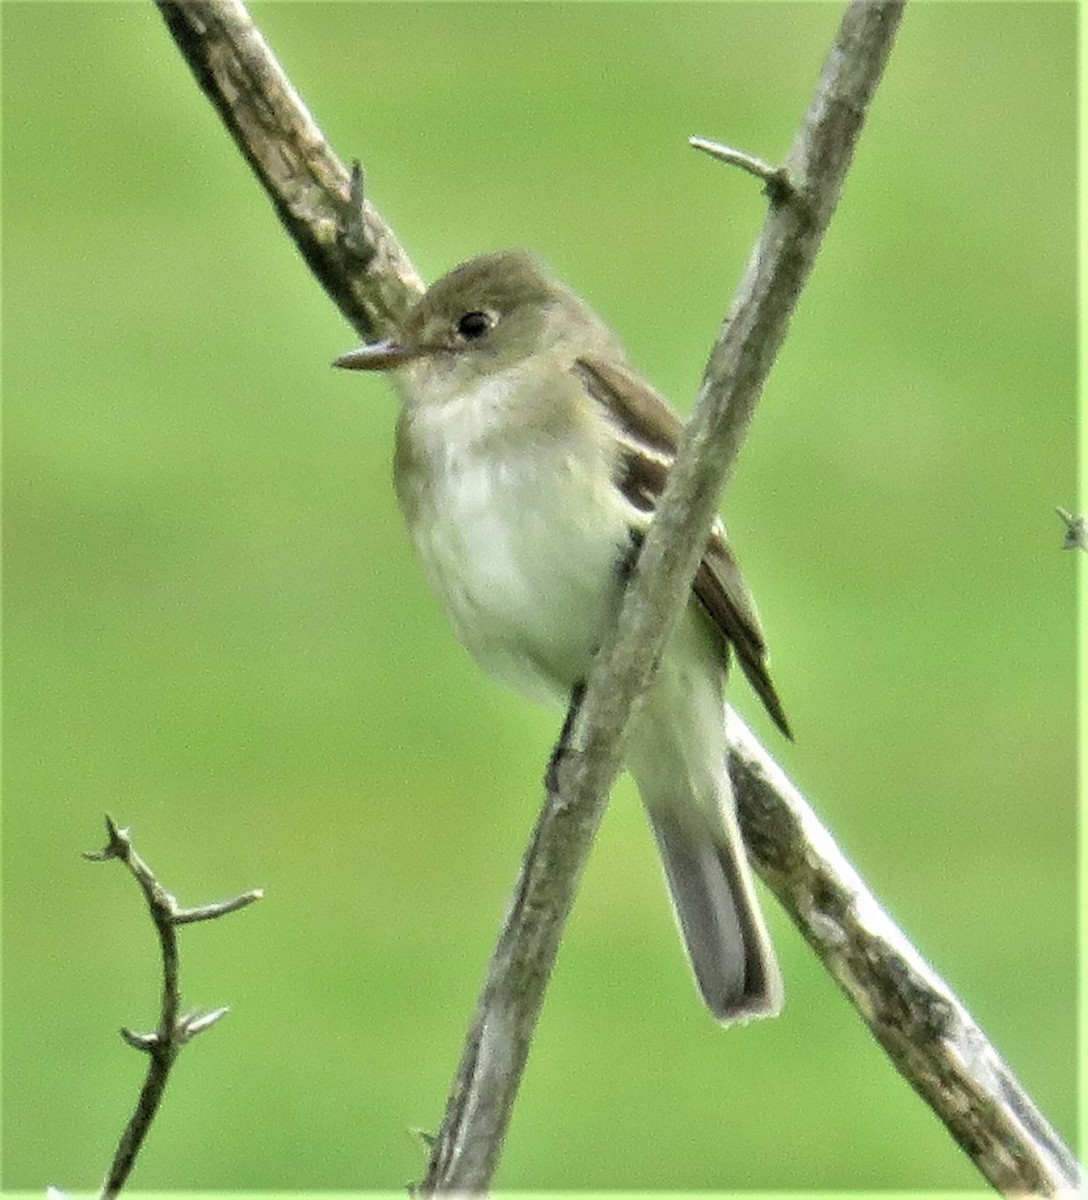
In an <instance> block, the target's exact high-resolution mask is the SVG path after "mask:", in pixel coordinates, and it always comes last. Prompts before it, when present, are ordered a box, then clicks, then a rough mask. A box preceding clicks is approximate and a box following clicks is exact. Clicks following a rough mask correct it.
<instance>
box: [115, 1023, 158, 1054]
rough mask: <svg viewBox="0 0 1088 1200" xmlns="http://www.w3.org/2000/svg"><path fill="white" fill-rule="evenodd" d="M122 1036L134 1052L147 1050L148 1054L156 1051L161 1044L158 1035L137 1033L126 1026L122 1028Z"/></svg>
mask: <svg viewBox="0 0 1088 1200" xmlns="http://www.w3.org/2000/svg"><path fill="white" fill-rule="evenodd" d="M121 1036H122V1037H123V1038H124V1039H125V1042H126V1043H127V1044H128V1045H129V1046H131V1047H132V1048H133V1050H145V1051H147V1052H148V1053H150V1052H151V1051H152V1050H154V1049H155V1047H156V1046H158V1045H159V1043H160V1038H159V1035H158V1034H157V1033H136V1032H135V1031H134V1030H132V1029H129V1028H128V1027H127V1026H124V1025H123V1026H122V1027H121Z"/></svg>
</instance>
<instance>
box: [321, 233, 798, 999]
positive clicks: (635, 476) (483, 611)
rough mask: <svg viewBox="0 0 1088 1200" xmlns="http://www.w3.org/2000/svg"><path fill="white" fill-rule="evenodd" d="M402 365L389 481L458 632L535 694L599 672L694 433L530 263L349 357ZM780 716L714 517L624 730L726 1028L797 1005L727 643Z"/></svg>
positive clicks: (431, 307) (454, 283)
mask: <svg viewBox="0 0 1088 1200" xmlns="http://www.w3.org/2000/svg"><path fill="white" fill-rule="evenodd" d="M335 365H336V366H339V367H348V368H351V369H353V370H364V371H367V370H370V371H389V372H391V373H392V378H393V380H394V382H395V384H396V386H397V389H398V391H399V392H400V395H401V398H402V401H403V404H402V408H401V412H400V419H399V421H398V424H397V439H396V461H395V466H394V476H393V478H394V484H395V487H396V492H397V499H398V500H399V502H400V507H401V510H402V512H403V513H404V518H405V521H406V522H407V525H408V530H409V532H410V533H411V536H412V540H413V541H414V542H415V544H416V548H417V550H418V551H419V554H420V557H421V558H422V559H423V565H424V568H425V569H426V573H427V575H428V577H429V579H430V582H431V586H432V587H433V588H434V590H435V591H436V592H437V593H438V596H439V598H440V599H441V601H442V604H443V606H444V607H445V610H446V613H447V615H448V616H449V619H450V621H451V622H452V623H453V628H454V631H455V632H456V634H457V636H458V637H459V638H460V640H461V642H462V643H463V644H464V645H465V646H466V648H467V649H468V650H469V651H470V652H471V653H472V655H473V656H474V657H475V658H476V660H477V661H478V662H479V663H480V665H481V666H482V667H483V668H484V669H485V670H486V671H489V672H491V673H492V674H493V675H496V676H497V677H499V678H500V679H503V680H506V681H507V682H508V683H511V684H513V685H514V686H515V687H517V688H519V689H520V690H522V691H524V692H526V693H528V694H529V695H531V696H534V697H537V698H541V697H550V698H555V697H559V698H565V697H569V696H570V694H571V692H572V690H573V689H574V688H575V687H576V686H577V685H578V684H579V683H581V682H582V681H583V680H584V679H585V677H586V674H587V672H588V671H589V666H590V662H591V660H592V658H593V655H594V653H595V651H596V650H597V647H598V645H599V643H600V640H601V636H602V632H603V630H604V628H605V624H606V622H607V621H608V619H609V617H610V615H611V614H612V612H613V611H614V610H615V608H616V606H617V605H618V604H619V602H620V597H621V594H622V591H623V585H624V575H625V570H626V568H627V567H628V565H629V563H630V561H631V557H632V554H633V553H634V551H635V548H636V547H637V545H638V542H639V541H640V539H641V537H642V535H643V533H644V532H645V530H646V528H647V526H648V525H649V522H650V518H651V516H652V515H653V511H654V506H655V504H656V503H657V500H658V497H659V496H660V494H661V491H662V489H663V487H664V485H665V480H666V477H667V475H668V471H669V467H670V465H671V464H672V461H673V457H674V455H675V453H676V445H677V441H678V439H679V435H680V429H681V423H680V419H679V418H678V417H677V416H676V414H675V413H674V412H673V411H672V410H671V409H670V408H669V406H668V404H667V403H666V402H665V401H664V400H663V399H662V398H661V397H660V396H659V395H658V394H657V392H655V391H654V390H653V388H652V387H650V385H649V384H647V383H646V382H645V381H644V380H643V379H641V378H640V377H639V376H638V375H637V374H635V373H634V372H633V371H632V370H631V368H630V367H629V366H627V364H626V362H625V360H624V353H623V349H622V347H621V346H620V343H619V341H618V340H617V338H616V336H615V334H613V333H612V331H611V330H610V329H609V328H608V326H607V325H605V324H604V322H603V321H602V320H601V319H600V318H599V317H598V316H597V315H596V314H595V313H593V312H592V311H591V310H590V309H589V308H587V307H586V305H585V304H584V303H583V302H582V301H581V300H580V299H579V298H578V297H577V296H576V295H575V294H574V293H573V292H571V291H570V290H568V289H567V288H565V287H563V286H562V285H561V284H559V283H557V282H556V281H555V280H553V279H552V278H550V277H549V276H548V275H547V274H546V273H545V272H544V271H543V270H542V268H541V267H540V265H539V264H538V263H537V262H536V261H535V260H534V259H533V258H532V257H530V256H529V255H528V254H526V253H524V252H522V251H516V250H513V251H502V252H499V253H496V254H488V255H485V256H483V257H481V258H475V259H472V260H471V261H470V262H466V263H463V264H462V265H461V266H459V267H457V268H456V269H455V270H453V271H451V272H450V273H449V274H448V275H446V276H445V277H444V278H443V279H440V280H439V281H438V282H437V283H436V284H435V285H434V286H433V287H432V288H430V290H429V291H428V292H427V293H426V294H425V295H424V296H423V297H422V299H421V300H420V301H419V302H418V303H417V304H416V306H415V308H414V309H413V310H412V312H411V313H410V314H409V316H408V317H407V319H406V321H405V323H404V328H403V330H402V331H401V333H400V335H399V336H398V337H396V338H394V339H391V340H389V341H384V342H378V343H374V344H372V345H368V346H363V347H362V348H361V349H358V350H353V351H351V352H350V353H348V354H345V355H343V357H341V358H338V359H337V360H336V364H335ZM730 647H732V650H733V652H734V653H735V654H736V657H737V660H738V661H739V663H740V665H741V668H742V669H743V670H744V673H745V674H746V675H747V676H748V678H749V680H751V682H752V684H753V686H754V687H755V690H756V692H757V693H758V694H759V696H760V697H761V698H762V700H763V703H764V704H765V705H766V707H767V709H768V711H769V712H770V714H771V716H772V717H773V718H774V720H775V721H776V723H777V724H778V725H779V726H780V727H781V728H782V730H783V731H784V732H786V733H787V734H788V732H789V730H788V726H787V724H786V719H785V716H784V714H783V712H782V708H781V706H780V704H779V701H778V697H777V695H776V694H775V690H774V685H773V684H772V683H771V679H770V676H769V675H768V673H767V666H766V649H765V643H764V640H763V634H762V632H761V630H760V627H759V621H758V619H757V617H756V613H755V608H754V607H753V604H752V599H751V597H750V596H749V594H748V589H747V588H746V587H745V585H744V581H743V579H742V578H741V574H740V570H739V569H738V567H737V563H736V560H735V559H734V558H733V555H732V552H731V551H730V549H729V546H728V544H727V542H726V539H725V530H724V529H723V527H722V525H721V523H720V522H718V523H716V524H715V526H714V529H713V531H712V533H711V535H710V539H709V541H708V542H707V546H706V550H705V551H704V553H703V558H702V562H701V564H700V566H699V571H698V574H697V575H696V577H695V581H694V583H693V585H692V597H691V600H690V601H689V603H688V609H687V613H686V614H685V616H684V618H683V619H682V621H681V624H680V626H679V628H678V630H677V632H676V634H675V636H674V637H673V638H672V640H671V641H670V643H669V646H668V648H667V650H666V653H665V655H664V658H663V660H662V663H661V667H660V670H659V672H658V675H657V677H656V681H655V683H654V684H653V686H652V688H651V689H650V692H649V693H648V695H647V696H646V697H645V700H644V704H643V706H642V708H641V709H640V711H639V713H638V715H637V717H636V718H635V720H634V723H633V726H632V728H631V731H630V736H629V741H628V750H627V767H628V769H629V770H630V772H631V774H632V775H633V776H634V778H635V781H636V783H637V784H638V789H639V792H640V793H641V795H642V799H643V801H644V803H645V805H646V811H647V813H648V814H649V817H650V824H651V825H652V827H653V831H654V836H655V837H656V839H657V845H658V848H659V849H660V852H661V858H662V861H663V862H664V866H665V874H666V876H667V878H668V882H669V888H670V890H671V892H672V899H673V903H674V905H675V906H676V913H677V917H678V920H679V924H680V928H681V930H682V932H683V936H684V941H685V943H686V945H687V949H688V954H689V955H690V957H691V964H692V967H693V969H694V972H695V978H696V981H697V982H698V986H699V990H700V991H701V992H702V995H703V998H704V999H705V1001H706V1003H707V1005H708V1006H709V1008H710V1010H711V1012H712V1013H713V1014H714V1015H715V1016H716V1017H717V1018H718V1019H719V1020H720V1021H723V1022H727V1021H736V1020H745V1019H747V1018H751V1017H758V1016H771V1015H773V1014H775V1013H776V1012H778V1010H779V1008H780V1007H781V1003H782V987H781V979H780V976H779V972H778V967H777V964H776V962H775V957H774V951H773V950H772V948H771V945H770V941H769V939H768V937H767V931H766V928H765V926H764V923H763V918H762V915H761V913H760V910H759V906H758V904H757V902H756V897H755V893H754V890H753V887H752V878H751V874H750V872H749V869H748V864H747V861H746V859H745V854H744V846H743V843H742V841H741V837H740V831H739V829H738V827H737V820H736V816H735V813H734V804H733V797H732V793H731V791H730V787H729V780H728V776H727V775H726V771H725V755H726V745H725V731H724V707H723V705H724V702H723V699H722V687H723V684H724V681H725V673H726V665H727V661H728V655H729V649H730Z"/></svg>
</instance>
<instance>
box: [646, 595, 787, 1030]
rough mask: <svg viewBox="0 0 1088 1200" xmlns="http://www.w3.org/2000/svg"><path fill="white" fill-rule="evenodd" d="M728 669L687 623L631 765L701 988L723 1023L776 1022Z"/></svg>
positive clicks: (772, 966)
mask: <svg viewBox="0 0 1088 1200" xmlns="http://www.w3.org/2000/svg"><path fill="white" fill-rule="evenodd" d="M721 675H722V672H721V666H720V659H719V660H718V661H717V662H716V661H715V659H714V656H713V653H712V651H710V650H709V649H708V646H707V643H706V634H705V632H704V627H703V625H702V623H701V622H697V621H693V620H692V619H691V616H690V614H689V616H688V618H687V619H686V620H684V621H682V622H681V625H680V628H679V629H678V630H677V635H676V637H675V638H674V640H673V642H672V644H671V646H670V649H669V650H668V651H667V653H666V654H665V656H664V657H663V659H662V663H661V669H660V671H659V673H658V677H657V681H656V682H655V684H654V686H653V687H652V688H651V690H650V692H649V693H648V694H647V696H646V698H645V703H644V706H643V708H642V710H641V712H640V713H639V714H638V715H637V717H636V719H635V722H634V724H633V725H632V728H631V734H630V739H629V741H628V749H627V765H628V768H629V769H630V771H631V774H632V775H633V776H634V777H635V782H636V783H637V784H638V789H639V792H640V793H641V795H642V800H643V803H644V804H645V806H646V811H647V813H648V814H649V817H650V824H651V825H652V827H653V831H654V837H655V838H656V840H657V845H658V849H659V850H660V852H661V860H662V863H663V864H664V867H665V876H666V879H667V880H668V884H669V891H670V892H671V894H672V901H673V906H674V907H675V909H676V916H677V921H678V923H679V925H680V931H681V933H682V935H683V939H684V944H685V946H686V947H687V952H688V957H689V958H690V960H691V965H692V969H693V970H694V973H695V980H696V982H697V984H698V986H699V991H700V992H701V993H702V996H703V999H704V1000H705V1001H706V1004H707V1007H708V1008H709V1009H710V1011H711V1012H712V1013H713V1014H714V1016H715V1017H717V1019H718V1020H719V1021H722V1022H731V1021H745V1020H750V1019H752V1018H754V1017H767V1016H774V1015H775V1014H776V1013H778V1012H779V1010H780V1009H781V1007H782V981H781V976H780V974H779V971H778V964H777V961H776V959H775V954H774V950H773V948H772V946H771V942H770V938H769V937H768V935H767V929H766V926H765V925H764V922H763V916H762V913H761V912H760V910H759V903H758V901H757V899H756V894H755V888H754V884H753V880H752V874H751V871H750V869H749V867H748V860H747V857H746V854H745V850H744V843H743V841H742V839H741V835H740V828H739V826H738V824H737V818H736V813H735V811H734V803H733V795H732V790H731V788H730V786H729V777H728V775H727V774H726V769H725V755H726V744H725V723H724V716H725V712H724V706H723V703H722V696H721Z"/></svg>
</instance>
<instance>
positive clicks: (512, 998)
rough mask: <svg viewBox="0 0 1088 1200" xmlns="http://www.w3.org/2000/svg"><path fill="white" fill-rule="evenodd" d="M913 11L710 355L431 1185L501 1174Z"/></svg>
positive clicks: (831, 73)
mask: <svg viewBox="0 0 1088 1200" xmlns="http://www.w3.org/2000/svg"><path fill="white" fill-rule="evenodd" d="M901 12H902V2H901V0H885V2H884V3H873V2H872V0H854V2H853V3H851V4H850V5H849V7H848V8H847V10H846V13H845V16H844V17H843V20H842V24H841V26H840V28H839V31H838V34H837V36H836V38H835V42H834V44H833V45H832V47H831V50H830V52H829V54H828V57H827V60H826V62H825V65H824V70H823V74H822V76H821V78H820V82H819V85H818V87H817V90H816V94H815V97H814V99H813V101H812V104H811V105H810V107H809V110H808V113H807V115H806V117H805V119H804V122H803V124H802V127H801V131H800V133H799V134H798V136H797V139H796V140H795V142H794V145H793V148H792V149H791V151H790V155H789V158H788V159H787V163H786V170H787V172H788V174H789V177H790V179H791V181H792V187H791V190H790V192H789V195H788V197H787V199H786V200H785V201H784V202H782V203H778V204H773V205H772V206H771V208H770V211H769V212H768V215H767V219H766V221H765V222H764V226H763V230H762V232H761V234H760V237H759V241H758V242H757V244H756V247H755V250H754V251H753V253H752V256H751V258H750V260H749V264H748V269H747V271H746V272H745V276H744V279H743V280H742V282H741V285H740V288H739V289H738V292H737V295H736V297H735V298H734V301H733V305H732V307H731V309H730V311H729V314H728V316H727V317H726V319H725V323H724V324H723V326H722V330H721V332H720V334H719V336H718V339H717V342H716V344H715V346H714V349H713V351H712V353H711V356H710V361H709V363H708V366H707V370H706V373H705V375H704V377H703V383H702V386H701V388H700V394H699V399H698V401H697V403H696V407H695V411H694V414H693V416H692V419H691V421H690V423H689V424H688V426H687V428H686V429H685V431H684V436H683V438H682V440H681V443H680V447H679V450H678V453H677V456H676V462H675V465H674V466H673V467H672V469H671V471H670V472H669V481H668V486H667V487H666V489H665V492H664V494H663V495H662V498H661V502H660V504H659V505H658V508H657V513H656V516H655V518H654V520H653V523H652V524H651V526H650V529H649V532H648V534H647V536H646V539H645V542H644V544H643V546H642V550H641V552H640V554H639V557H638V561H637V563H636V566H635V569H634V572H633V574H632V577H631V579H630V582H629V583H628V587H627V590H626V593H625V596H624V601H623V605H622V607H621V611H620V613H619V614H618V620H617V621H616V622H615V624H614V626H613V629H612V631H611V633H610V634H607V635H606V636H605V638H604V641H603V645H602V647H601V650H600V652H599V654H598V655H597V657H596V659H595V661H594V664H593V668H592V670H591V671H590V675H589V679H588V680H587V683H586V690H585V695H584V697H583V698H582V701H581V704H580V706H579V710H578V714H577V716H576V718H575V720H574V722H573V724H572V728H571V731H570V738H569V743H568V746H569V750H570V751H571V752H570V753H567V754H565V755H563V756H561V757H560V759H559V760H558V764H557V770H556V775H557V778H558V782H559V787H558V790H557V791H555V792H553V793H551V794H550V795H549V796H548V797H547V800H546V802H545V805H544V809H543V812H542V813H541V815H540V818H539V819H538V821H537V825H536V829H535V830H534V833H533V839H532V844H531V846H530V848H529V851H528V853H527V854H526V857H525V861H524V863H523V865H522V870H521V876H520V878H519V880H518V883H517V886H516V888H515V893H514V901H513V903H512V905H511V908H510V912H509V914H508V916H507V919H506V923H505V925H504V927H503V930H502V933H501V934H500V936H499V943H498V947H497V948H496V950H495V954H494V957H493V959H492V961H491V964H490V967H489V969H488V972H487V978H486V980H485V983H484V988H483V993H482V995H481V997H480V1000H479V1002H478V1005H477V1009H476V1014H475V1017H474V1018H473V1023H472V1027H471V1029H470V1031H469V1035H468V1039H467V1041H466V1046H465V1050H464V1053H463V1056H462V1059H461V1064H460V1067H459V1068H458V1072H457V1078H456V1080H455V1082H454V1087H453V1090H452V1093H451V1095H450V1099H449V1101H448V1103H447V1107H446V1115H445V1119H444V1121H443V1123H442V1127H441V1130H440V1131H439V1135H438V1141H437V1143H436V1145H435V1151H434V1155H433V1156H432V1159H431V1164H430V1168H429V1170H428V1172H427V1177H426V1179H425V1180H424V1183H423V1187H422V1190H423V1191H424V1192H425V1193H426V1192H437V1191H457V1192H478V1191H483V1190H485V1189H486V1188H487V1187H488V1186H489V1185H490V1182H491V1179H492V1176H493V1175H494V1172H495V1169H496V1166H497V1164H498V1160H499V1155H500V1152H501V1149H502V1142H503V1138H504V1137H505V1134H506V1129H507V1126H508V1124H509V1121H510V1117H511V1114H512V1111H513V1106H514V1101H515V1098H516V1095H517V1090H518V1085H519V1083H520V1080H521V1075H522V1072H523V1070H524V1066H525V1060H526V1057H527V1055H528V1050H529V1044H530V1041H531V1039H532V1035H533V1030H534V1028H535V1025H536V1020H537V1016H538V1014H539V1011H540V1006H541V1003H542V1001H543V996H544V990H545V987H546V985H547V981H548V977H549V975H550V973H551V969H552V965H553V963H554V961H555V955H556V952H557V950H558V946H559V938H560V934H561V932H562V928H563V924H564V922H565V921H566V917H567V913H568V912H569V910H570V906H571V903H572V901H573V898H574V893H575V890H576V888H577V885H578V880H579V878H580V876H581V872H582V868H583V866H584V864H585V861H586V858H587V857H588V854H589V849H590V846H591V844H592V840H593V837H594V835H595V833H596V831H597V827H598V825H599V823H600V820H601V816H602V814H603V812H604V809H605V805H606V803H607V800H608V792H609V789H610V787H611V785H612V781H613V780H614V779H615V777H616V774H617V773H618V771H619V769H620V765H621V763H622V760H623V747H624V735H625V730H626V727H627V724H628V721H629V718H630V716H631V713H632V710H633V707H634V705H635V703H636V701H637V699H638V698H639V697H641V696H642V695H643V694H644V692H645V690H646V688H647V687H648V686H649V684H650V682H651V680H652V677H653V672H654V670H655V668H656V666H657V662H658V660H659V658H660V655H661V653H662V650H663V649H664V646H665V643H666V642H667V640H668V638H669V636H670V635H671V632H672V630H673V628H674V627H675V625H676V623H677V621H678V620H679V617H680V613H681V610H682V609H683V607H684V605H685V603H686V601H687V597H688V593H689V591H690V587H691V581H692V579H693V578H694V576H695V570H696V567H697V565H698V562H699V559H700V557H701V555H702V552H703V549H704V547H705V545H706V538H707V535H708V533H709V531H710V526H711V522H712V521H713V519H714V516H715V513H716V511H717V505H718V496H719V495H720V492H721V488H722V486H723V484H724V483H725V481H726V480H727V479H728V476H729V473H730V471H731V469H732V466H733V464H734V462H735V460H736V456H737V452H738V451H739V449H740V445H741V442H742V441H743V438H744V434H745V431H746V430H747V427H748V424H749V421H750V419H751V415H752V411H753V409H754V407H755V404H756V400H757V399H758V396H759V393H760V391H761V389H762V387H763V383H764V380H765V379H766V378H767V375H768V373H769V372H770V369H771V364H772V362H773V361H774V356H775V354H776V352H777V350H778V347H779V345H780V344H781V342H782V339H783V337H784V336H785V332H786V327H787V325H788V322H789V318H790V314H791V313H792V311H793V307H794V304H795V303H796V300H797V296H798V294H799V293H800V290H801V286H802V284H803V282H804V280H805V278H806V277H807V276H808V273H809V271H810V269H811V267H812V264H813V261H814V260H815V257H816V251H817V248H818V246H819V243H820V239H821V237H822V236H823V232H824V230H825V229H826V227H827V224H828V222H829V220H830V218H831V214H832V212H833V211H834V208H835V204H836V202H837V201H838V197H839V193H840V191H841V188H842V183H843V179H844V178H845V175H846V170H847V167H848V166H849V163H850V159H851V157H852V154H853V150H854V145H855V143H856V141H857V138H858V135H859V134H860V132H861V124H862V119H863V117H864V114H865V111H866V109H867V107H868V104H869V101H870V99H871V97H872V95H873V92H874V90H875V88H876V85H877V82H878V80H879V79H880V75H881V72H882V71H883V67H884V63H885V61H886V59H887V56H888V53H889V51H890V49H891V45H892V41H893V39H894V36H895V30H896V28H897V26H898V22H899V17H900V14H901Z"/></svg>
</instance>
